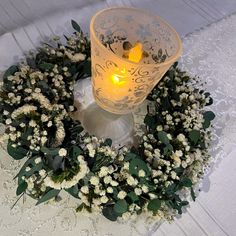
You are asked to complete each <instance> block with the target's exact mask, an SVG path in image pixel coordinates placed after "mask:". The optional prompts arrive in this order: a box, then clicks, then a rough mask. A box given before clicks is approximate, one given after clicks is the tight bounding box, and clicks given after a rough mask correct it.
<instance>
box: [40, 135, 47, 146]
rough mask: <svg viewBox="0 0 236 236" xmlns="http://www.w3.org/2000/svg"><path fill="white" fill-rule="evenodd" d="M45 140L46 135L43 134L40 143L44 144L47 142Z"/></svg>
mask: <svg viewBox="0 0 236 236" xmlns="http://www.w3.org/2000/svg"><path fill="white" fill-rule="evenodd" d="M47 140H48V139H47V137H45V136H43V137H42V138H41V144H42V145H44V144H45V143H46V142H47Z"/></svg>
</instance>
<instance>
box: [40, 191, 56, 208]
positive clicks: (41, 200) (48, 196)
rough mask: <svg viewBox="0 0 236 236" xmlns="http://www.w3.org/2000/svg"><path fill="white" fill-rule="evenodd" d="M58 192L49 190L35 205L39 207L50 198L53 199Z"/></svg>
mask: <svg viewBox="0 0 236 236" xmlns="http://www.w3.org/2000/svg"><path fill="white" fill-rule="evenodd" d="M59 192H60V190H58V189H51V190H49V191H48V192H47V193H46V194H44V195H43V196H42V197H41V198H40V199H39V200H38V202H37V203H36V205H39V204H41V203H43V202H46V201H48V200H50V199H52V198H55V197H56V196H57V195H58V194H59Z"/></svg>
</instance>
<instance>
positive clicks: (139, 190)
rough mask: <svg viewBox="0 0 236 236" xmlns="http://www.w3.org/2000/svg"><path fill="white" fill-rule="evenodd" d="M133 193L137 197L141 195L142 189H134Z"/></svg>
mask: <svg viewBox="0 0 236 236" xmlns="http://www.w3.org/2000/svg"><path fill="white" fill-rule="evenodd" d="M134 192H135V194H136V195H138V196H139V195H141V194H142V189H141V188H135V189H134Z"/></svg>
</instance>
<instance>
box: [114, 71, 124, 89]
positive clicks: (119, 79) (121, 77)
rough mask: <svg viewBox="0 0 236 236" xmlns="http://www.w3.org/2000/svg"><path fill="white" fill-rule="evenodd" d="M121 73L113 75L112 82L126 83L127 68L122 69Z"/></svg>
mask: <svg viewBox="0 0 236 236" xmlns="http://www.w3.org/2000/svg"><path fill="white" fill-rule="evenodd" d="M120 73H121V74H119V75H118V74H114V75H112V82H113V83H114V84H117V85H122V84H124V83H125V74H126V70H125V69H123V70H121V71H120Z"/></svg>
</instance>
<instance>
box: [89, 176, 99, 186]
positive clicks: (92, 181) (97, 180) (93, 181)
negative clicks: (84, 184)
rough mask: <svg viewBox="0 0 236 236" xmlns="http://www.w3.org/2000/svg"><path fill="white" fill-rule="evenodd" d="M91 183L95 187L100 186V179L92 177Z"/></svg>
mask: <svg viewBox="0 0 236 236" xmlns="http://www.w3.org/2000/svg"><path fill="white" fill-rule="evenodd" d="M90 183H91V184H92V185H94V186H96V185H98V184H99V178H98V177H97V176H92V177H91V179H90Z"/></svg>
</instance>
